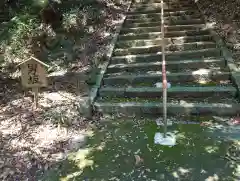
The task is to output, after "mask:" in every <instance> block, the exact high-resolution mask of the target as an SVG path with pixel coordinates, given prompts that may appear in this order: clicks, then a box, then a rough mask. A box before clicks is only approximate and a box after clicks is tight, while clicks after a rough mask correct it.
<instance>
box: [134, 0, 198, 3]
mask: <svg viewBox="0 0 240 181" xmlns="http://www.w3.org/2000/svg"><path fill="white" fill-rule="evenodd" d="M152 3H161V0H135V1H134V2H133V4H152ZM167 3H180V4H182V3H183V4H185V3H188V4H194V1H190V0H178V1H177V2H171V1H167Z"/></svg>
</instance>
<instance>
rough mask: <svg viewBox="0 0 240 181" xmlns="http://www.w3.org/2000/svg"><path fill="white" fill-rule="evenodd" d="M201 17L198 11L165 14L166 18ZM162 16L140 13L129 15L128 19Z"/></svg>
mask: <svg viewBox="0 0 240 181" xmlns="http://www.w3.org/2000/svg"><path fill="white" fill-rule="evenodd" d="M196 14H197V15H199V14H200V13H199V12H198V11H190V10H188V11H186V10H181V11H175V12H164V17H167V16H187V15H196ZM160 16H161V12H157V13H156V12H155V13H140V14H128V15H127V18H131V19H133V18H136V19H143V18H154V17H156V18H159V17H160Z"/></svg>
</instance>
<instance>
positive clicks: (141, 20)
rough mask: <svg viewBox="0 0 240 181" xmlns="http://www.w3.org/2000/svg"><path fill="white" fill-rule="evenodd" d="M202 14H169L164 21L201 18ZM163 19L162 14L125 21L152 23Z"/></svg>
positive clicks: (126, 21)
mask: <svg viewBox="0 0 240 181" xmlns="http://www.w3.org/2000/svg"><path fill="white" fill-rule="evenodd" d="M200 18H201V15H200V14H193V15H185V16H167V17H164V21H183V20H184V21H186V20H191V19H200ZM159 21H161V16H158V17H151V18H141V19H136V18H127V19H126V20H125V23H146V22H148V23H151V22H159Z"/></svg>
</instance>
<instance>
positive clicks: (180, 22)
mask: <svg viewBox="0 0 240 181" xmlns="http://www.w3.org/2000/svg"><path fill="white" fill-rule="evenodd" d="M164 24H165V25H190V24H204V20H203V19H190V20H173V19H172V20H166V21H164ZM152 26H161V21H159V22H150V23H148V22H144V23H128V22H126V23H124V26H123V27H124V28H136V27H152Z"/></svg>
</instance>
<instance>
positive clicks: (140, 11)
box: [127, 7, 197, 15]
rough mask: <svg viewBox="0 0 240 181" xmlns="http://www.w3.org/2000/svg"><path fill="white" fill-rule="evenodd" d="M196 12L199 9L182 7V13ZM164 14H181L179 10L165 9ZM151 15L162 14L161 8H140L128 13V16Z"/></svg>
mask: <svg viewBox="0 0 240 181" xmlns="http://www.w3.org/2000/svg"><path fill="white" fill-rule="evenodd" d="M193 9H195V11H196V10H197V7H194V8H193V7H182V8H181V11H193ZM164 12H180V10H179V8H165V9H164ZM149 13H161V7H156V8H155V7H149V8H138V9H133V10H131V9H130V11H128V12H127V14H128V15H130V14H149Z"/></svg>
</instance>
